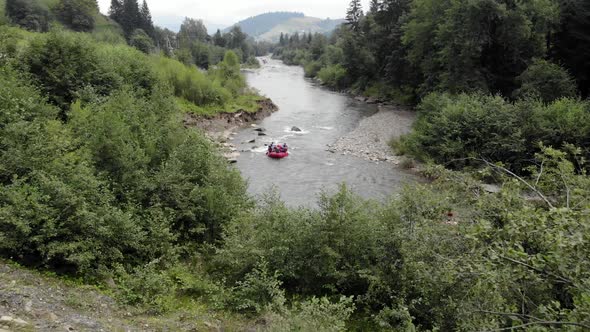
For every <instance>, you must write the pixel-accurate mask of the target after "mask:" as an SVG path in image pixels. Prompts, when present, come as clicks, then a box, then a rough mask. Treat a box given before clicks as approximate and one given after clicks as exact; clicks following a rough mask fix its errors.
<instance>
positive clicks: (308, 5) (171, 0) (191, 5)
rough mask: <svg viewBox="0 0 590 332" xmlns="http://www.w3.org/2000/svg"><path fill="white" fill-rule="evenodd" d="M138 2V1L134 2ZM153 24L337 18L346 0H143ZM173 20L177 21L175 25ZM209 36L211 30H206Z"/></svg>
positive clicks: (102, 1) (105, 4)
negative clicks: (268, 16) (276, 16)
mask: <svg viewBox="0 0 590 332" xmlns="http://www.w3.org/2000/svg"><path fill="white" fill-rule="evenodd" d="M138 2H139V3H140V5H141V3H142V0H138ZM147 2H148V6H149V8H150V11H151V13H152V17H153V19H154V23H155V24H156V25H160V26H163V27H168V28H169V29H171V28H173V27H175V26H179V25H180V24H181V23H182V22H180V21H181V20H182V19H183V18H184V17H191V18H195V19H202V20H203V21H204V22H206V23H207V25H208V28H209V27H212V28H217V27H227V26H230V25H232V24H234V23H237V22H239V21H241V20H244V19H246V18H248V17H251V16H256V15H259V14H263V13H267V12H277V11H289V12H303V13H304V14H305V15H307V16H312V17H319V18H331V19H338V18H343V17H345V16H346V9H347V8H348V4H349V3H350V0H324V1H321V2H320V1H315V0H300V1H297V2H295V1H285V0H251V1H247V2H246V1H239V0H220V1H194V0H168V1H162V0H147ZM98 3H99V6H100V11H101V12H102V13H104V14H107V13H108V11H109V7H110V4H111V0H98ZM362 3H363V9H367V8H368V6H369V0H362ZM175 18H178V20H179V22H178V23H177V24H176V22H175ZM209 33H211V31H209Z"/></svg>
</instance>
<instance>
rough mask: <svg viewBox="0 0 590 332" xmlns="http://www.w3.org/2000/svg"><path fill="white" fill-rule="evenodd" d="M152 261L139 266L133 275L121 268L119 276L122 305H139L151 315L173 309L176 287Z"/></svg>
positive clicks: (118, 295) (119, 295) (118, 283)
mask: <svg viewBox="0 0 590 332" xmlns="http://www.w3.org/2000/svg"><path fill="white" fill-rule="evenodd" d="M159 263H160V262H159V261H157V260H156V261H152V262H150V263H148V264H146V265H143V266H138V267H136V268H134V269H133V271H132V272H131V273H127V272H126V271H125V269H122V268H119V270H118V276H117V290H118V291H117V297H118V300H119V301H120V302H122V303H125V304H129V305H136V306H137V305H139V306H142V307H144V308H146V309H147V310H148V311H149V312H150V313H154V314H158V313H163V312H166V311H167V310H169V309H171V307H172V302H173V300H174V295H175V294H174V292H175V287H174V283H173V281H172V280H171V279H170V277H169V276H168V275H167V274H166V272H165V271H163V270H162V269H161V268H160V267H159V266H158V265H159Z"/></svg>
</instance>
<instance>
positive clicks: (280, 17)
mask: <svg viewBox="0 0 590 332" xmlns="http://www.w3.org/2000/svg"><path fill="white" fill-rule="evenodd" d="M295 17H305V15H304V14H303V13H292V12H273V13H264V14H260V15H256V16H253V17H248V18H247V19H245V20H243V21H240V22H238V23H236V24H235V25H236V26H239V27H240V28H242V30H243V31H244V32H245V33H247V34H248V35H250V36H252V37H258V36H260V35H262V34H264V33H265V32H267V31H269V30H271V29H272V28H274V27H275V26H277V25H279V24H281V23H283V22H286V21H288V20H290V19H292V18H295Z"/></svg>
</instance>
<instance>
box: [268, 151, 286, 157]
mask: <svg viewBox="0 0 590 332" xmlns="http://www.w3.org/2000/svg"><path fill="white" fill-rule="evenodd" d="M266 155H267V156H269V157H270V158H273V159H283V158H285V157H288V156H289V152H274V151H273V152H267V153H266Z"/></svg>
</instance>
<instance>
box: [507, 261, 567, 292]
mask: <svg viewBox="0 0 590 332" xmlns="http://www.w3.org/2000/svg"><path fill="white" fill-rule="evenodd" d="M498 257H500V258H502V259H505V260H507V261H509V262H512V263H515V264H519V265H522V266H524V267H528V268H529V269H531V270H534V271H537V272H539V273H542V274H545V275H548V276H550V277H553V278H555V279H557V280H559V281H561V282H563V283H566V284H572V285H573V284H574V283H573V281H571V280H569V279H567V278H564V277H561V276H558V275H556V274H553V273H551V272H547V271H545V270H542V269H539V268H537V267H534V266H532V265H530V264H527V263H525V262H521V261H517V260H516V259H513V258H510V257H506V256H503V255H498Z"/></svg>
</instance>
